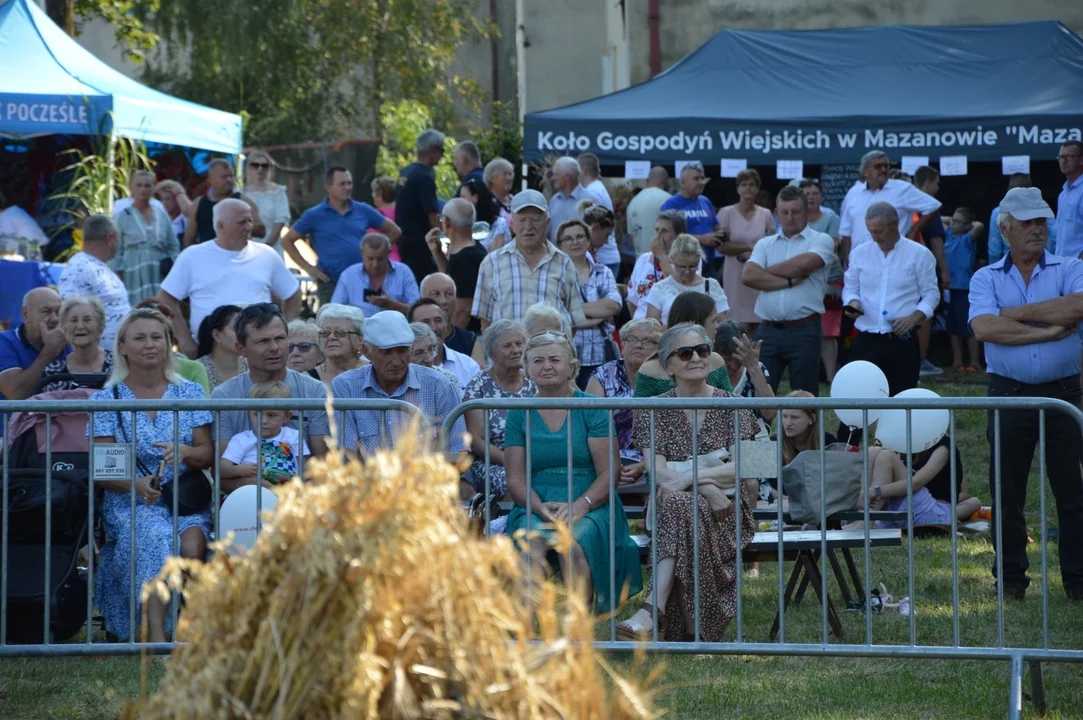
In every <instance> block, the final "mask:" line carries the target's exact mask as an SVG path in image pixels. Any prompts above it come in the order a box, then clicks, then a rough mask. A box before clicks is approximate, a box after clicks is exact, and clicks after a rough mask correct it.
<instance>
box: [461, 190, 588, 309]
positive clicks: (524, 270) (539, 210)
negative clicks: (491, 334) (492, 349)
mask: <svg viewBox="0 0 1083 720" xmlns="http://www.w3.org/2000/svg"><path fill="white" fill-rule="evenodd" d="M511 212H512V216H511V230H512V233H514V234H515V242H514V243H510V244H508V245H505V246H504V247H502V248H500V249H499V250H497V251H495V252H492V253H489V255H488V256H487V257H486V258H485V260H484V261H483V262H482V263H481V271H480V272H479V274H478V285H477V289H476V290H475V291H474V307H473V309H472V310H471V314H472V315H474V317H476V318H478V320H480V321H481V328H482V330H485V329H486V328H488V327H489V325H490V323H493V322H495V321H497V320H501V319H504V318H508V319H511V320H522V319H523V315H525V314H526V309H527V308H528V307H530V306H531V305H533V304H534V303H538V302H543V303H546V304H547V305H551V306H553V307H556V308H559V309H560V310H561V311H562V312H563V313H564V314H565V315H567V317H568V319H569V321H570V324H571V326H572V327H583V326H584V325H586V324H587V316H586V315H585V314H584V313H583V300H582V297H581V296H580V294H579V276H578V274H577V273H576V270H575V265H573V264H572V260H571V258H569V257H568V256H567V255H565V254H564V253H562V252H560V251H559V250H557V248H556V245H554V244H553V243H551V242H549V240H548V236H547V234H546V228H547V227H548V225H549V209H548V206H547V205H546V203H545V196H544V195H542V194H541V193H540V192H538V191H537V190H524V191H522V192H521V193H519V194H518V195H516V196H515V197H514V198H512V201H511Z"/></svg>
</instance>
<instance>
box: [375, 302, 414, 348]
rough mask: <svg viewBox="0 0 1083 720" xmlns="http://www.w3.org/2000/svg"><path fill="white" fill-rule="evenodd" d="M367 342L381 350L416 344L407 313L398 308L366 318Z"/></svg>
mask: <svg viewBox="0 0 1083 720" xmlns="http://www.w3.org/2000/svg"><path fill="white" fill-rule="evenodd" d="M365 342H367V343H368V344H369V345H375V346H376V347H378V348H380V349H381V350H390V349H391V348H397V347H410V346H411V345H413V344H414V331H413V330H411V329H410V323H408V322H406V316H405V315H403V314H402V313H400V312H398V311H397V310H383V311H381V312H378V313H376V314H375V315H373V316H372V317H370V318H368V319H367V320H365Z"/></svg>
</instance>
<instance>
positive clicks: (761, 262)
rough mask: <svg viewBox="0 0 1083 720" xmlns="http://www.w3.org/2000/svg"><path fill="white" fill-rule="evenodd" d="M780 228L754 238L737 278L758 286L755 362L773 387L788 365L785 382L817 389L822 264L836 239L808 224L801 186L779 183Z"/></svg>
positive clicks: (824, 265) (824, 274) (831, 253)
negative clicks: (761, 364)
mask: <svg viewBox="0 0 1083 720" xmlns="http://www.w3.org/2000/svg"><path fill="white" fill-rule="evenodd" d="M776 210H777V212H778V219H779V222H780V223H781V224H782V231H781V232H779V233H778V234H776V235H769V236H767V237H765V238H763V239H762V240H760V241H759V242H757V243H756V245H755V247H754V248H753V249H752V255H751V257H749V259H748V262H747V263H746V264H745V268H744V271H743V273H742V277H741V280H742V282H743V283H744V284H745V285H746V286H747V287H750V288H754V289H756V290H759V291H760V294H759V296H758V297H757V298H756V307H755V311H756V315H758V316H759V317H761V318H763V322H761V323H760V326H759V329H758V330H757V331H756V339H757V340H759V341H760V342H761V343H762V344H763V345H762V347H761V348H760V362H762V363H763V364H764V366H766V367H767V377H768V379H769V382H770V383H771V389H772V390H775V391H777V390H778V383H779V381H780V380H781V379H782V372H783V371H784V370H785V369H786V368H787V367H788V368H789V369H790V387H791V388H793V389H794V390H807V391H808V392H810V393H812V394H813V395H818V394H819V391H820V350H821V347H822V345H823V337H824V332H823V325H822V324H821V322H820V316H821V315H823V312H824V291H825V288H826V287H827V264H828V263H830V262H831V259H832V258H833V257H834V255H835V241H834V240H833V239H832V237H831V236H830V235H828V234H826V233H822V232H819V231H816V230H813V229H812V228H810V227H809V226H808V198H807V197H805V191H804V190H802V189H801V188H795V187H784V188H782V192H780V193H779V194H778V201H777V203H776Z"/></svg>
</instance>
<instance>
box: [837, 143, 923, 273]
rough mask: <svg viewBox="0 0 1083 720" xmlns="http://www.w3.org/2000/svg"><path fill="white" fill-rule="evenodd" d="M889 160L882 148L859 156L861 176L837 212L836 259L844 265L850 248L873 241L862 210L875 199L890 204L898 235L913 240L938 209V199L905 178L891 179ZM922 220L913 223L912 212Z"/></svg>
mask: <svg viewBox="0 0 1083 720" xmlns="http://www.w3.org/2000/svg"><path fill="white" fill-rule="evenodd" d="M890 170H891V163H890V161H889V160H888V157H887V153H885V152H884V151H883V150H870V151H869V152H867V153H865V155H864V156H863V157H862V158H861V177H862V179H863V182H858V183H857V184H855V185H854V186H853V187H852V188H850V190H849V192H847V193H846V198H845V199H844V200H843V201H842V211H841V212H840V213H839V216H840V218H841V221H840V223H839V234H840V235H841V238H840V240H841V243H842V245H841V247H840V248H839V259H840V260H841V261H842V266H843V267H844V268H845V267H847V266H848V265H849V263H850V251H851V250H853V249H854V248H856V247H857V246H859V245H863V244H865V243H867V242H870V241H871V240H872V236H871V235H869V231H868V230H867V229H866V227H865V211H866V210H868V209H869V205H872V204H873V203H874V202H886V203H890V204H891V205H892V207H894V208H895V211H896V212H897V213H898V215H899V234H900V235H902V236H903V237H905V238H909V239H913V238H914V236H915V235H917V234H918V233H919V232H921V231H922V230H923V229H924V228H925V226H926V225H928V224H929V223H931V222H932V221H933V218H935V217H936V214H937V212H938V211H939V210H940V201H939V200H937V199H936V198H934V197H932V196H930V195H927V194H925V193H923V192H922V191H921V190H918V189H917V188H916V187H914V186H913V185H911V184H910V183H908V182H906V181H905V180H891V179H889V177H888V176H889V173H890ZM915 212H916V213H918V215H920V216H921V219H920V220H918V221H917V222H916V223H915V222H914V221H913V218H912V216H913V214H914V213H915Z"/></svg>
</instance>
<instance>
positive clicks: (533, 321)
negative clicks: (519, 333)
mask: <svg viewBox="0 0 1083 720" xmlns="http://www.w3.org/2000/svg"><path fill="white" fill-rule="evenodd" d="M546 330H552V331H553V332H558V333H563V334H564V335H565V336H568V335H571V327H570V323H569V322H568V317H567V316H566V315H565V314H564V313H562V312H561V311H560V310H557V309H556V308H555V307H553V306H552V305H546V304H545V303H543V302H540V303H534V304H533V305H531V306H530V307H528V308H527V309H526V312H525V313H524V314H523V331H524V332H526V335H527V337H530V336H531V335H534V334H536V333H540V332H544V331H546Z"/></svg>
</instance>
